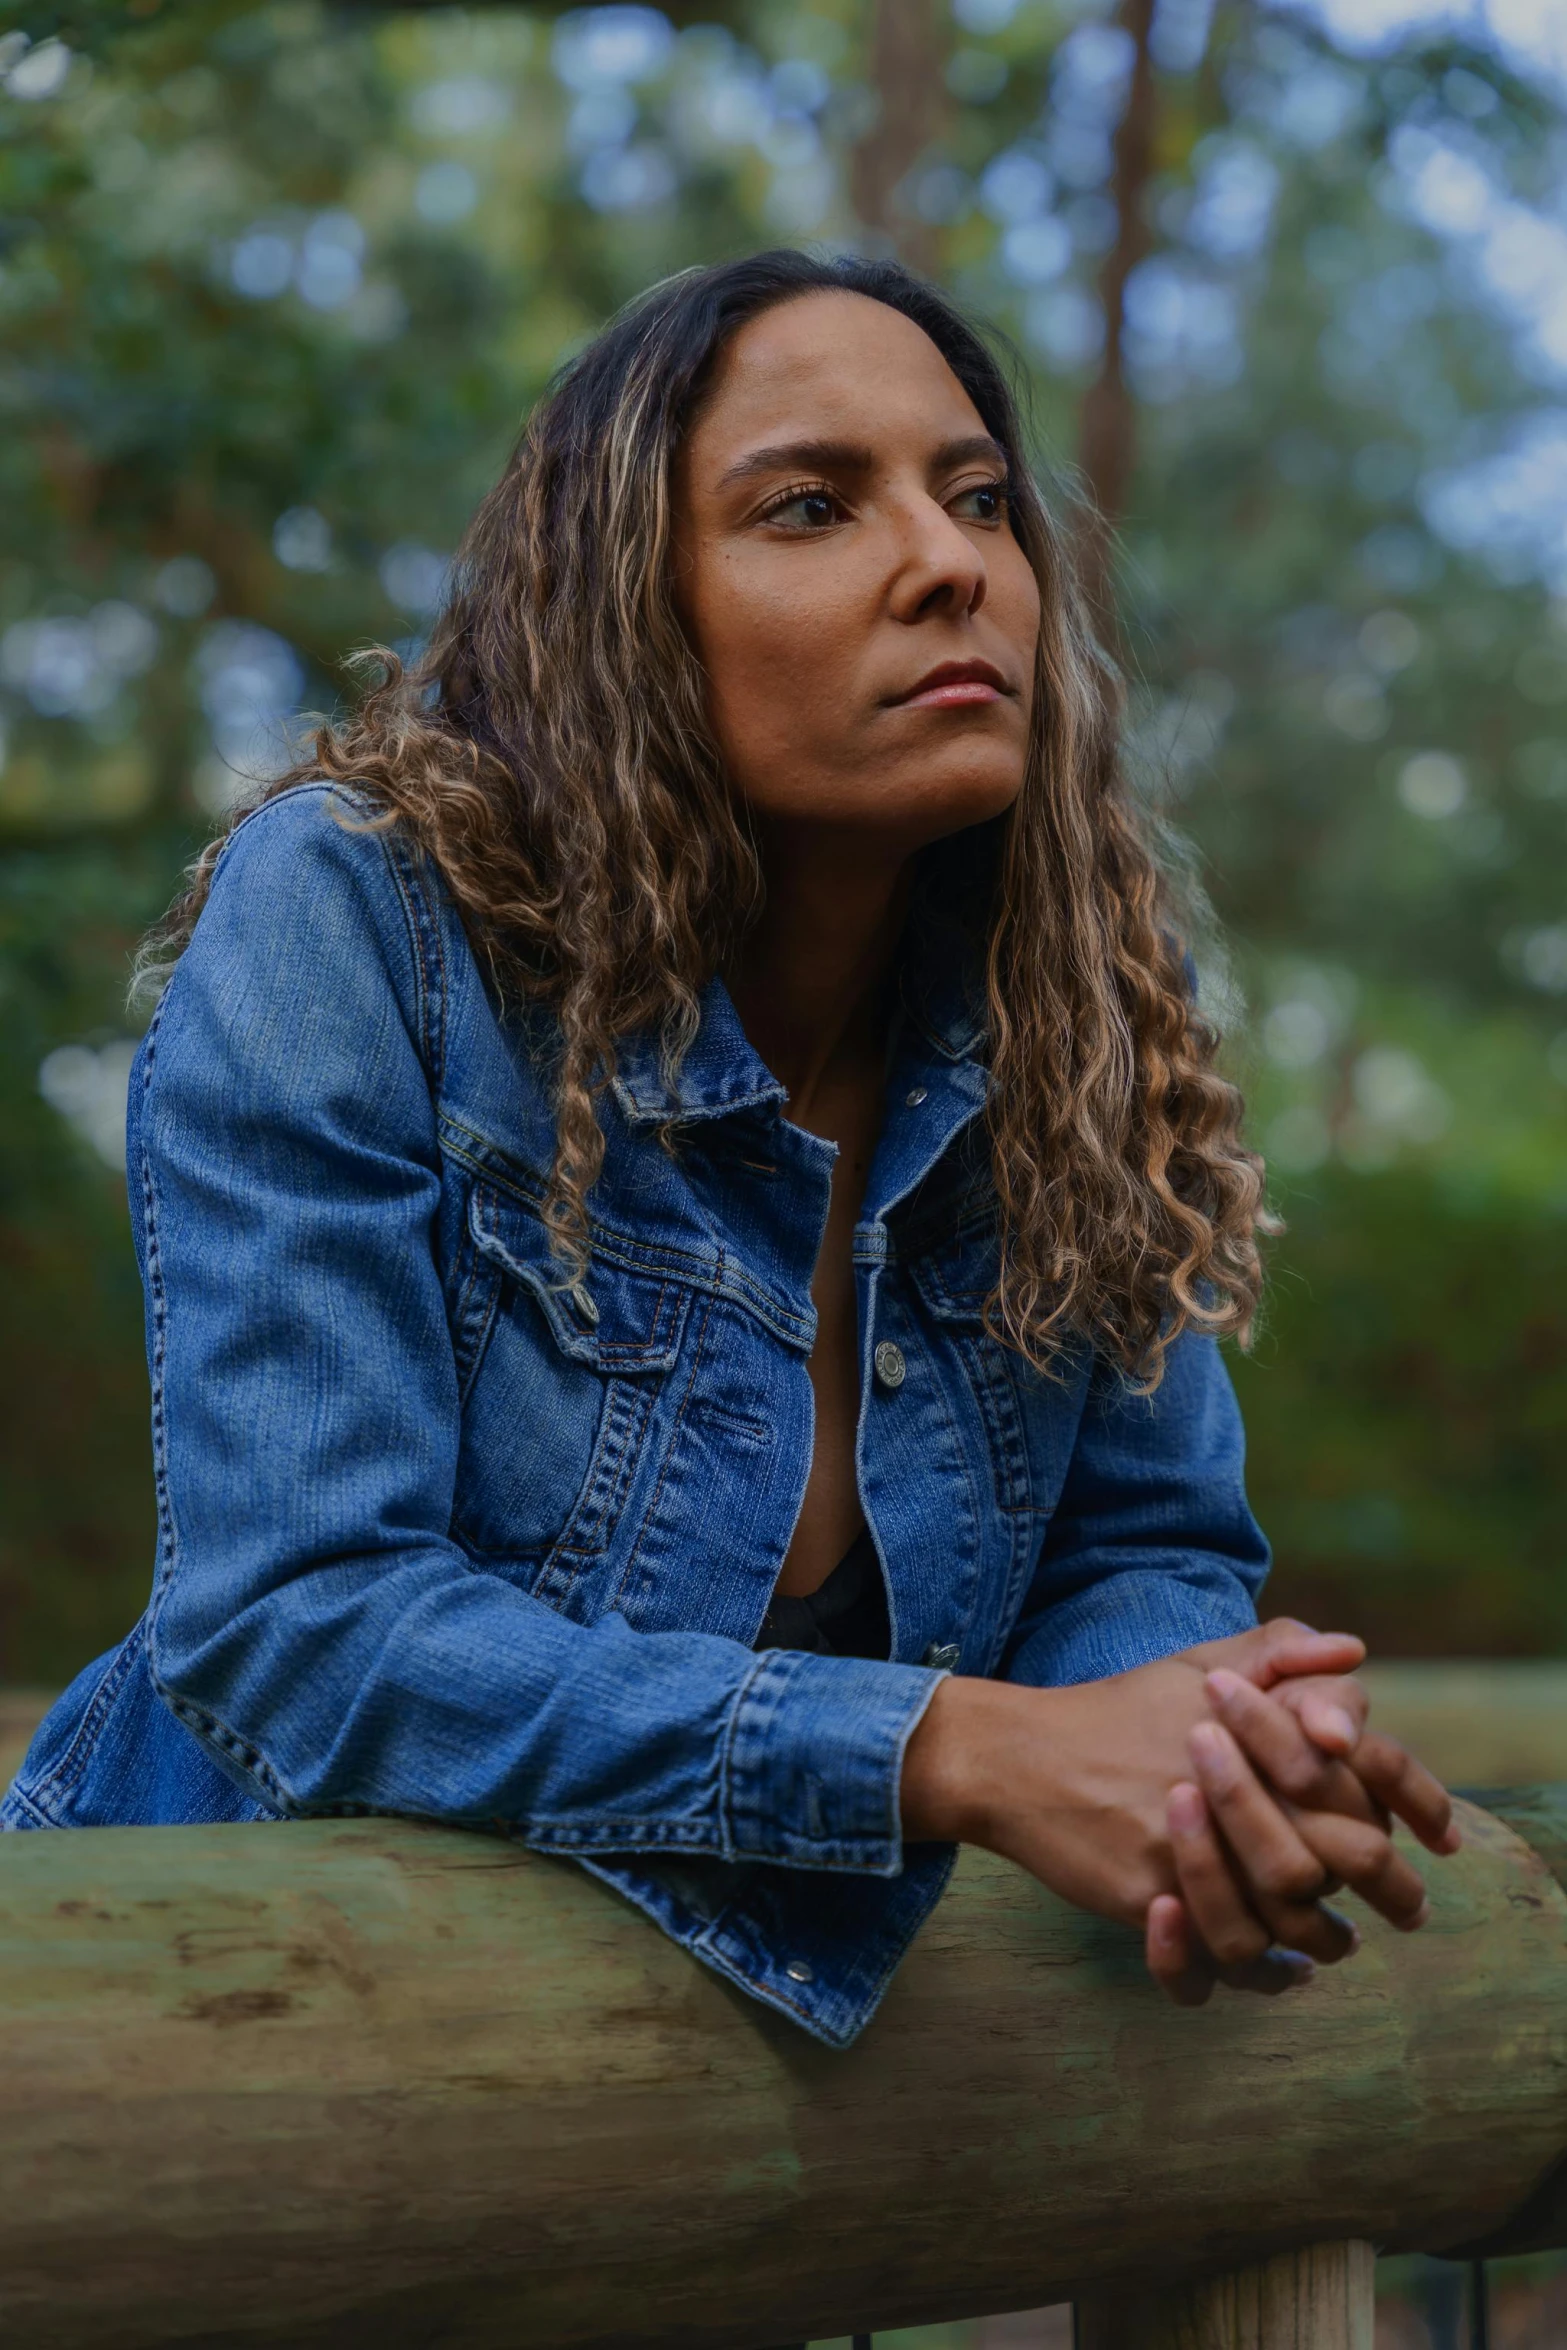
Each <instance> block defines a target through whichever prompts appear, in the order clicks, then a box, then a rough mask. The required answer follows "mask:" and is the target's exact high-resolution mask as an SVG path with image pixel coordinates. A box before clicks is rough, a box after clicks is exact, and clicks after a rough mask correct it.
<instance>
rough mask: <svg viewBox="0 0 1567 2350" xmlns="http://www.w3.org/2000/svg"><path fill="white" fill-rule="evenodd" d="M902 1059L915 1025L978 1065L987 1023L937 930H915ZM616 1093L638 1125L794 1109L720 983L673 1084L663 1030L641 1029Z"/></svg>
mask: <svg viewBox="0 0 1567 2350" xmlns="http://www.w3.org/2000/svg"><path fill="white" fill-rule="evenodd" d="M900 993H901V1009H902V1011H903V1012H904V1013H905V1014H906V1015H907V1018H906V1020H905V1021H903V1022H900V1026H901V1027H902V1029H903V1031H904V1033H903V1037H902V1040H901V1053H902V1055H906V1054H907V1053H908V1051H909V1049H910V1048H911V1046H912V1047H913V1049H915V1050H916V1051H917V1050H918V1047H917V1045H915V1043H914V1039H913V1038H911V1037H910V1036H909V1035H908V1029H909V1027H910V1026H912V1027H913V1028H915V1029H917V1030H918V1031H919V1035H920V1037H921V1038H922V1039H923V1040H924V1042H925V1043H927V1044H929V1045H932V1046H934V1047H935V1050H936V1052H937V1053H938V1054H939V1055H940V1056H941V1058H942V1059H943V1060H944V1061H946V1062H948V1063H952V1062H970V1063H974V1064H976V1065H977V1064H979V1062H980V1061H981V1058H982V1054H983V1048H984V1042H985V1025H984V1020H983V1017H982V1015H981V1013H980V1011H979V1009H978V1006H977V1004H976V1000H975V990H974V989H973V988H972V987H971V986H970V985H969V984H968V983H967V981H966V979H965V976H964V973H963V970H962V968H961V966H960V965H959V963H958V961H957V959H956V957H955V956H954V954H953V951H952V942H951V940H950V938H949V937H947V936H944V935H943V934H942V933H941V931H940V930H939V929H938V928H937V927H936V926H935V925H925V924H917V925H914V926H911V931H910V937H909V942H908V945H907V947H906V950H905V954H904V959H903V970H902V975H901V981H900ZM616 1064H617V1065H616V1072H615V1093H616V1096H617V1098H618V1099H619V1102H620V1105H621V1108H622V1109H623V1111H624V1112H625V1114H626V1116H627V1118H628V1119H629V1120H630V1121H631V1122H632V1124H633V1125H647V1124H652V1123H656V1122H657V1121H659V1120H661V1119H666V1118H671V1117H673V1118H678V1119H681V1120H685V1119H706V1118H724V1117H728V1116H730V1115H731V1114H732V1113H734V1112H735V1111H738V1110H752V1109H759V1108H761V1107H763V1106H764V1105H765V1104H768V1103H772V1104H775V1105H776V1106H777V1107H778V1108H779V1109H780V1110H783V1109H784V1108H785V1107H786V1106H787V1104H788V1099H789V1096H788V1092H787V1090H786V1088H785V1087H784V1086H783V1085H782V1084H781V1083H780V1082H779V1080H778V1079H777V1078H776V1077H775V1076H774V1075H773V1073H772V1071H771V1070H770V1069H769V1068H768V1067H767V1065H766V1063H765V1062H764V1061H763V1060H762V1058H761V1055H760V1054H759V1053H758V1052H757V1051H756V1049H755V1047H754V1046H753V1045H752V1044H751V1042H750V1040H749V1038H748V1037H747V1035H746V1033H745V1030H744V1028H743V1027H742V1026H741V1024H740V1015H739V1013H738V1012H737V1011H736V1010H735V1006H734V1000H733V998H732V997H731V995H730V993H729V990H728V989H727V987H725V985H724V983H723V981H722V980H721V979H717V978H715V979H710V980H709V981H708V983H707V986H706V987H705V988H704V989H703V991H702V997H701V1019H700V1025H699V1026H698V1029H697V1033H696V1036H695V1037H694V1039H693V1040H692V1043H691V1045H690V1047H689V1048H688V1050H687V1052H686V1054H685V1057H684V1059H683V1060H682V1062H681V1064H680V1068H679V1070H678V1071H677V1072H676V1074H675V1079H674V1083H673V1085H671V1084H670V1083H669V1081H668V1078H667V1076H666V1072H665V1070H664V1067H663V1056H662V1052H661V1048H660V1041H659V1037H658V1033H657V1031H656V1030H651V1029H644V1030H639V1031H638V1032H637V1034H635V1035H634V1036H629V1037H626V1038H625V1039H623V1041H622V1042H621V1044H620V1045H619V1047H618V1048H617V1052H616Z"/></svg>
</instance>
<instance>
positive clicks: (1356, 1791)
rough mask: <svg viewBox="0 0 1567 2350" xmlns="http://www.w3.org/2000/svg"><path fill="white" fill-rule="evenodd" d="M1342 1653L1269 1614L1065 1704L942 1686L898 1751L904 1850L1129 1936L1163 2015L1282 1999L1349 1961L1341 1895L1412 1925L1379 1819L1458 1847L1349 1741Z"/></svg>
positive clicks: (1346, 1664)
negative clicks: (963, 1862) (983, 1867)
mask: <svg viewBox="0 0 1567 2350" xmlns="http://www.w3.org/2000/svg"><path fill="white" fill-rule="evenodd" d="M1364 1658H1365V1648H1364V1646H1363V1644H1362V1643H1361V1642H1360V1641H1359V1640H1357V1639H1355V1638H1353V1637H1352V1636H1351V1635H1349V1634H1347V1633H1321V1632H1313V1631H1311V1630H1309V1629H1308V1628H1307V1626H1305V1625H1303V1624H1298V1623H1295V1622H1293V1621H1292V1620H1290V1619H1289V1618H1287V1617H1285V1618H1279V1619H1276V1620H1275V1621H1274V1622H1272V1623H1269V1624H1263V1625H1259V1626H1258V1627H1257V1628H1256V1629H1255V1630H1253V1631H1250V1632H1243V1633H1240V1634H1237V1635H1236V1636H1235V1637H1234V1638H1233V1639H1229V1640H1217V1641H1212V1642H1209V1643H1207V1644H1205V1645H1204V1646H1202V1647H1200V1648H1191V1649H1186V1650H1184V1651H1183V1652H1182V1653H1181V1654H1180V1655H1178V1656H1173V1657H1168V1658H1166V1659H1164V1660H1163V1661H1162V1662H1160V1663H1158V1664H1153V1665H1144V1666H1141V1667H1139V1668H1138V1669H1137V1670H1136V1671H1134V1672H1129V1673H1120V1674H1117V1675H1115V1676H1114V1677H1113V1678H1112V1679H1109V1680H1105V1681H1095V1682H1087V1683H1083V1684H1081V1685H1079V1686H1077V1687H1075V1688H1070V1689H1026V1688H1019V1687H1015V1686H1013V1685H1011V1684H1009V1683H1005V1682H995V1681H979V1680H968V1679H962V1678H958V1677H956V1676H954V1677H953V1678H951V1679H949V1680H947V1681H944V1682H943V1683H942V1684H941V1686H940V1687H939V1688H938V1689H937V1691H936V1692H935V1694H934V1696H933V1697H932V1700H931V1703H930V1705H929V1707H928V1708H927V1709H926V1713H925V1715H924V1717H923V1719H922V1721H921V1722H920V1725H919V1727H918V1729H917V1730H916V1731H915V1733H914V1736H913V1738H912V1739H911V1740H910V1742H909V1747H908V1752H907V1755H906V1757H905V1764H904V1774H903V1822H904V1830H905V1833H906V1834H907V1835H908V1836H910V1837H911V1838H914V1837H918V1836H937V1837H944V1838H948V1837H951V1838H956V1839H957V1840H959V1841H962V1842H966V1843H975V1844H982V1845H985V1846H987V1847H988V1848H989V1849H990V1850H992V1851H995V1852H1000V1853H1003V1854H1005V1856H1006V1857H1007V1858H1009V1859H1011V1860H1014V1861H1016V1862H1018V1863H1019V1865H1020V1866H1022V1867H1024V1868H1026V1869H1028V1870H1030V1871H1031V1873H1032V1874H1033V1875H1035V1876H1037V1877H1039V1878H1040V1879H1041V1880H1042V1881H1043V1882H1044V1883H1045V1884H1047V1885H1050V1886H1052V1887H1053V1888H1054V1890H1055V1891H1057V1892H1058V1893H1061V1894H1064V1895H1065V1896H1066V1898H1067V1899H1068V1900H1071V1901H1075V1902H1077V1903H1078V1904H1079V1906H1080V1907H1082V1908H1084V1909H1090V1910H1094V1911H1097V1912H1098V1913H1099V1914H1100V1915H1102V1916H1107V1917H1115V1918H1119V1919H1121V1920H1122V1921H1123V1922H1125V1923H1126V1924H1128V1925H1133V1926H1136V1927H1138V1928H1140V1929H1141V1931H1142V1932H1143V1935H1144V1939H1145V1946H1146V1951H1147V1959H1148V1967H1149V1971H1150V1973H1151V1974H1152V1975H1153V1977H1154V1979H1155V1981H1156V1982H1158V1983H1159V1984H1160V1985H1161V1986H1162V1988H1163V1989H1164V1990H1165V1991H1166V1992H1168V1993H1169V1995H1170V1997H1171V1998H1172V1999H1174V2000H1176V2001H1177V2002H1178V2003H1180V2004H1181V2005H1183V2006H1200V2005H1201V2004H1202V2002H1203V2001H1204V2000H1205V1999H1207V1998H1208V1997H1209V1995H1210V1993H1211V1992H1212V1990H1213V1987H1214V1985H1215V1983H1217V1982H1224V1983H1227V1984H1229V1985H1230V1986H1231V1987H1232V1988H1234V1989H1237V1990H1250V1991H1261V1992H1265V1993H1271V1992H1276V1991H1282V1990H1287V1989H1289V1988H1290V1987H1291V1986H1292V1985H1293V1984H1296V1983H1299V1982H1301V1981H1303V1980H1305V1979H1307V1978H1309V1976H1310V1974H1311V1972H1312V1971H1313V1967H1314V1965H1315V1964H1317V1963H1321V1964H1326V1965H1333V1964H1336V1963H1337V1962H1338V1961H1339V1960H1340V1959H1343V1958H1347V1957H1349V1956H1350V1955H1351V1953H1352V1952H1353V1951H1354V1950H1355V1949H1356V1948H1357V1947H1358V1942H1359V1937H1358V1935H1357V1933H1356V1931H1355V1928H1354V1926H1353V1925H1352V1924H1351V1923H1350V1921H1349V1919H1348V1918H1346V1917H1345V1916H1343V1915H1342V1913H1341V1912H1339V1911H1338V1910H1336V1909H1335V1908H1334V1907H1333V1906H1332V1900H1331V1896H1332V1895H1333V1894H1334V1893H1336V1892H1337V1891H1338V1890H1340V1888H1342V1887H1345V1886H1347V1887H1349V1888H1350V1889H1351V1890H1352V1891H1353V1892H1355V1893H1356V1894H1358V1895H1359V1896H1360V1898H1361V1899H1362V1900H1363V1901H1365V1902H1366V1903H1367V1904H1368V1905H1369V1907H1371V1908H1372V1909H1374V1910H1376V1911H1377V1912H1378V1913H1379V1914H1380V1915H1381V1916H1383V1917H1385V1918H1386V1919H1388V1921H1389V1922H1390V1923H1391V1924H1392V1925H1394V1926H1397V1927H1398V1928H1400V1929H1401V1930H1402V1931H1405V1932H1412V1931H1413V1930H1414V1929H1415V1928H1416V1927H1418V1926H1420V1925H1422V1924H1423V1923H1424V1922H1425V1917H1426V1914H1427V1907H1428V1905H1427V1902H1426V1894H1425V1886H1424V1883H1423V1881H1422V1879H1421V1877H1420V1875H1419V1873H1418V1871H1417V1870H1415V1869H1414V1868H1413V1867H1412V1866H1411V1865H1410V1863H1409V1862H1408V1860H1406V1859H1405V1858H1404V1856H1403V1855H1402V1854H1401V1853H1400V1852H1399V1851H1397V1850H1396V1848H1395V1846H1394V1844H1393V1840H1392V1834H1391V1829H1392V1823H1393V1821H1394V1820H1395V1819H1397V1820H1401V1821H1402V1822H1403V1823H1404V1825H1405V1826H1406V1827H1407V1828H1409V1830H1410V1831H1411V1832H1412V1834H1413V1835H1414V1836H1415V1837H1416V1838H1417V1839H1418V1841H1419V1842H1420V1843H1421V1844H1423V1845H1424V1846H1425V1848H1426V1849H1427V1850H1428V1851H1429V1852H1432V1853H1436V1854H1447V1853H1451V1852H1455V1851H1456V1850H1457V1849H1458V1844H1459V1835H1458V1830H1457V1828H1456V1826H1455V1825H1454V1822H1453V1815H1452V1805H1451V1803H1450V1801H1449V1799H1448V1796H1447V1794H1446V1792H1445V1791H1444V1789H1443V1788H1442V1787H1441V1786H1439V1785H1438V1783H1437V1781H1436V1780H1435V1779H1434V1778H1433V1777H1432V1776H1431V1774H1430V1772H1429V1771H1427V1770H1426V1769H1424V1768H1423V1766H1422V1765H1421V1764H1420V1763H1418V1762H1416V1761H1415V1760H1414V1758H1413V1756H1411V1755H1409V1754H1408V1753H1406V1752H1405V1750H1404V1748H1403V1747H1402V1746H1400V1745H1399V1744H1398V1743H1397V1741H1396V1740H1394V1739H1392V1738H1388V1737H1385V1736H1383V1735H1382V1734H1380V1733H1379V1732H1375V1731H1372V1730H1368V1729H1367V1727H1366V1713H1367V1699H1366V1695H1365V1692H1364V1690H1363V1689H1362V1688H1361V1687H1360V1685H1359V1683H1358V1682H1356V1681H1355V1680H1354V1679H1353V1678H1352V1676H1353V1673H1354V1670H1355V1668H1356V1666H1357V1665H1359V1664H1361V1663H1362V1662H1363V1661H1364Z"/></svg>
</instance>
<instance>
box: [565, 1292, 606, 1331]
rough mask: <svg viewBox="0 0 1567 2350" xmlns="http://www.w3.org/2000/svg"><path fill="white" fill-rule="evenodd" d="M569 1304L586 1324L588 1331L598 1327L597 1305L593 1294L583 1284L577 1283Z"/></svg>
mask: <svg viewBox="0 0 1567 2350" xmlns="http://www.w3.org/2000/svg"><path fill="white" fill-rule="evenodd" d="M571 1302H572V1304H573V1305H574V1306H575V1307H576V1309H577V1311H578V1313H579V1314H580V1315H581V1316H582V1319H583V1320H584V1322H586V1324H587V1326H588V1328H589V1329H590V1330H593V1329H596V1328H597V1326H598V1318H599V1310H598V1306H597V1303H596V1302H595V1300H594V1296H593V1292H592V1290H591V1289H589V1288H588V1287H587V1285H586V1283H585V1282H582V1281H579V1282H578V1283H577V1285H576V1287H575V1288H574V1289H573V1290H572V1292H571Z"/></svg>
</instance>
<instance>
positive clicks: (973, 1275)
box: [909, 1216, 1001, 1328]
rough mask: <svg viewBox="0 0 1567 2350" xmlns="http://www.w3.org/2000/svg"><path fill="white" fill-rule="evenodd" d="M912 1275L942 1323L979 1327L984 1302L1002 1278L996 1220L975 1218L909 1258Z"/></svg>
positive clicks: (922, 1294) (921, 1293) (923, 1296)
mask: <svg viewBox="0 0 1567 2350" xmlns="http://www.w3.org/2000/svg"><path fill="white" fill-rule="evenodd" d="M909 1275H910V1278H911V1279H912V1281H913V1283H914V1286H915V1288H916V1289H917V1290H918V1291H919V1294H920V1296H921V1297H922V1298H923V1300H924V1302H925V1304H926V1305H927V1306H928V1307H929V1309H930V1311H931V1312H932V1313H933V1314H934V1315H935V1316H936V1318H937V1320H938V1321H941V1322H965V1323H968V1324H970V1325H971V1326H972V1327H975V1328H977V1327H978V1326H979V1325H980V1323H981V1322H982V1321H983V1319H984V1311H985V1300H986V1299H987V1298H988V1297H989V1296H990V1295H991V1293H992V1292H993V1290H994V1289H995V1286H996V1283H997V1282H998V1281H999V1280H1000V1278H1001V1240H1000V1234H999V1232H998V1230H997V1226H996V1222H995V1219H994V1217H988V1216H987V1217H986V1218H984V1219H983V1220H978V1219H976V1220H975V1221H974V1222H973V1223H971V1224H969V1225H967V1226H966V1227H964V1228H963V1229H961V1230H959V1231H957V1232H955V1233H952V1234H950V1235H948V1236H947V1237H946V1238H944V1239H942V1240H940V1241H938V1242H937V1243H936V1245H935V1246H934V1247H932V1248H928V1249H922V1250H921V1251H920V1252H919V1254H918V1255H916V1256H912V1257H911V1258H910V1259H909Z"/></svg>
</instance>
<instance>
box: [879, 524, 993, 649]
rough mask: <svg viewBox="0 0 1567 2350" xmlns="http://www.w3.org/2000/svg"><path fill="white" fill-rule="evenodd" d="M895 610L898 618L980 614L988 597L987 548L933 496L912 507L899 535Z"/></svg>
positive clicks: (917, 618) (914, 618) (894, 595)
mask: <svg viewBox="0 0 1567 2350" xmlns="http://www.w3.org/2000/svg"><path fill="white" fill-rule="evenodd" d="M901 539H902V544H901V547H900V550H899V562H898V570H897V576H896V578H895V579H894V581H893V610H894V612H895V614H896V616H897V618H898V619H900V620H919V619H922V618H923V617H924V616H925V615H926V614H927V613H929V612H932V611H943V610H945V611H950V612H954V613H972V612H977V611H978V610H979V608H980V605H981V604H982V603H983V602H984V600H985V585H986V572H985V556H984V550H983V549H982V548H981V547H978V546H976V544H975V543H974V540H973V539H972V538H971V537H970V535H969V533H968V532H967V531H966V530H963V529H961V528H960V527H959V525H958V524H957V523H956V522H954V521H953V519H952V517H951V515H950V514H949V513H948V512H947V511H946V508H945V507H943V506H939V505H938V504H937V503H936V501H935V499H934V498H922V499H920V501H919V503H918V505H917V506H915V507H914V508H912V509H911V511H910V513H909V515H908V517H907V520H906V522H905V524H904V528H903V531H902V533H901Z"/></svg>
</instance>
